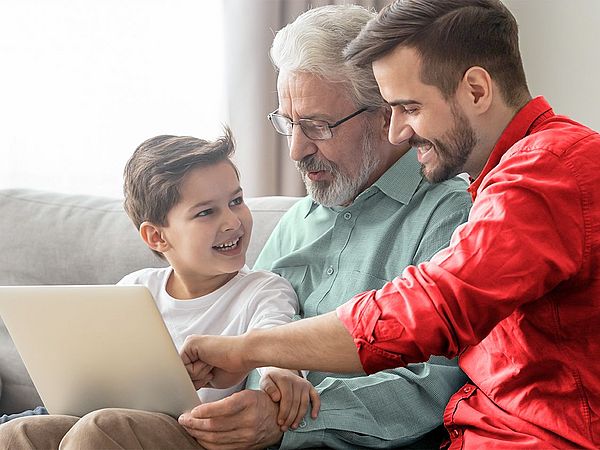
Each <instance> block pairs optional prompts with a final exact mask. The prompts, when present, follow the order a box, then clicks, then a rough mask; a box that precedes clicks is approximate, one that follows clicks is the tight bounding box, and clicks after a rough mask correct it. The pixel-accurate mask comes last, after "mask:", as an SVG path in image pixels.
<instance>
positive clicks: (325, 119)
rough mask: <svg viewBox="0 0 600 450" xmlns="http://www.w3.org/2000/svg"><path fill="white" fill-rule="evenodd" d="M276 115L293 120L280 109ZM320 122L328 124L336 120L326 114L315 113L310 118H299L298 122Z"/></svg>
mask: <svg viewBox="0 0 600 450" xmlns="http://www.w3.org/2000/svg"><path fill="white" fill-rule="evenodd" d="M276 114H279V115H280V116H283V117H286V118H287V119H290V120H293V119H292V118H291V117H290V116H288V115H287V114H283V113H282V112H281V111H280V110H279V109H277V111H276ZM301 119H304V120H320V121H321V122H327V123H329V122H330V121H334V122H335V120H334V119H333V118H332V117H331V116H330V115H329V114H326V113H315V114H313V115H309V116H302V117H299V118H298V120H301Z"/></svg>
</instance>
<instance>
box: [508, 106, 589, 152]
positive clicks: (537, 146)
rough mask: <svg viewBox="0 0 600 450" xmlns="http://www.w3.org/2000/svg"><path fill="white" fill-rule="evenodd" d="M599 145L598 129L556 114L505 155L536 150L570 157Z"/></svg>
mask: <svg viewBox="0 0 600 450" xmlns="http://www.w3.org/2000/svg"><path fill="white" fill-rule="evenodd" d="M599 145H600V135H599V134H598V133H597V132H596V131H594V130H592V129H590V128H588V127H586V126H585V125H582V124H580V123H578V122H575V121H574V120H571V119H569V118H568V117H565V116H559V115H556V116H552V117H550V118H549V119H547V120H545V121H544V122H543V123H542V124H541V125H539V126H538V127H537V128H536V129H535V130H534V132H533V133H531V134H529V135H527V136H525V137H524V138H523V139H521V140H519V141H518V142H517V143H515V144H514V145H513V146H512V147H511V149H510V150H509V151H508V152H507V153H506V154H505V157H510V156H513V155H515V154H518V153H526V152H534V151H538V152H540V153H543V154H546V155H547V156H555V157H559V158H561V157H565V156H566V157H569V156H571V155H573V154H574V153H578V152H581V151H584V152H585V151H588V150H589V149H591V148H594V149H597V148H598V146H599ZM594 151H597V150H594Z"/></svg>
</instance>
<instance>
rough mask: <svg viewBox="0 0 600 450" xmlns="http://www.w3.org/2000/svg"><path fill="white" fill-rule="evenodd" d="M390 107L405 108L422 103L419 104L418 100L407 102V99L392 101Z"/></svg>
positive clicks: (389, 103)
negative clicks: (404, 106) (405, 106)
mask: <svg viewBox="0 0 600 450" xmlns="http://www.w3.org/2000/svg"><path fill="white" fill-rule="evenodd" d="M387 103H388V105H390V106H403V105H420V104H421V102H418V101H416V100H410V99H408V100H406V99H398V100H392V101H391V102H387Z"/></svg>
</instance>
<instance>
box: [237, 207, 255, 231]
mask: <svg viewBox="0 0 600 450" xmlns="http://www.w3.org/2000/svg"><path fill="white" fill-rule="evenodd" d="M239 218H240V222H242V225H243V226H244V231H245V232H246V234H247V235H249V234H250V233H251V232H252V225H253V220H252V213H251V212H250V208H248V206H246V205H244V209H243V211H242V212H241V213H240V215H239Z"/></svg>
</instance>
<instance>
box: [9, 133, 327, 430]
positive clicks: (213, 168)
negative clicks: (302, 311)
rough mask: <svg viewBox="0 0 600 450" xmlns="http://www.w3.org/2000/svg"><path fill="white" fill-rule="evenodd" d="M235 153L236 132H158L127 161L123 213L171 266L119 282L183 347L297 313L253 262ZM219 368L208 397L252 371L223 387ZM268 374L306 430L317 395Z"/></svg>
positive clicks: (282, 410) (290, 417)
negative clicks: (142, 296)
mask: <svg viewBox="0 0 600 450" xmlns="http://www.w3.org/2000/svg"><path fill="white" fill-rule="evenodd" d="M233 152H234V142H233V138H232V136H231V132H230V131H229V130H228V129H226V131H225V135H224V136H223V137H221V138H219V139H217V140H216V141H214V142H209V141H205V140H201V139H197V138H193V137H187V136H183V137H179V136H166V135H165V136H156V137H154V138H151V139H148V140H146V141H145V142H143V143H142V144H141V145H140V146H139V147H138V148H137V149H136V150H135V152H134V153H133V155H132V156H131V158H130V159H129V161H128V162H127V164H126V166H125V171H124V188H123V191H124V196H125V201H124V207H125V210H126V212H127V214H128V215H129V217H130V218H131V220H132V221H133V223H134V224H135V226H136V227H137V228H138V230H139V232H140V236H141V238H142V240H143V241H144V242H145V243H146V244H147V245H148V247H149V248H150V249H151V250H152V251H153V252H154V253H155V254H157V256H159V257H160V258H162V259H166V260H167V261H168V262H169V266H168V267H165V268H148V269H142V270H139V271H136V272H133V273H131V274H129V275H126V276H125V277H124V278H123V279H122V280H121V281H119V283H118V284H142V285H144V286H146V287H148V289H149V290H150V292H151V293H152V296H153V297H154V300H155V302H156V304H157V306H158V309H159V311H160V313H161V315H162V317H163V320H164V322H165V324H166V326H167V329H168V330H169V333H170V334H171V337H172V338H173V341H174V343H175V346H176V347H177V349H180V348H181V347H182V346H183V343H184V340H185V338H186V337H187V336H188V335H191V334H219V335H238V334H242V333H244V332H246V331H247V330H249V329H253V328H266V327H271V326H276V325H281V324H283V323H287V322H290V321H291V320H292V317H293V316H294V315H295V314H296V313H297V308H298V306H297V305H298V302H297V297H296V294H295V292H294V290H293V288H292V286H291V285H290V284H289V283H288V282H287V281H286V280H285V279H284V278H282V277H280V276H278V275H276V274H273V273H270V272H266V271H251V270H249V268H248V267H247V266H246V265H245V260H246V250H247V248H248V243H249V242H250V235H251V232H252V216H251V214H250V210H249V209H248V207H247V206H246V204H245V203H244V199H243V195H242V189H241V187H240V183H239V174H238V171H237V169H236V167H235V165H234V164H233V162H232V161H231V159H230V157H231V155H232V154H233ZM212 370H213V368H212V367H211V366H205V367H204V368H203V369H202V373H203V374H204V376H203V377H202V379H201V380H200V381H198V380H195V381H194V385H195V387H196V389H199V391H198V395H199V397H200V399H201V400H202V402H210V401H215V400H218V399H221V398H224V397H226V396H228V395H230V394H232V393H234V392H236V391H239V390H242V389H243V387H244V380H245V377H246V375H247V374H246V373H243V374H226V377H224V378H220V379H221V380H225V381H223V382H222V383H221V384H220V385H218V386H215V385H212V384H211V379H212V377H213V375H212V373H211V371H212ZM214 372H215V373H216V370H215V371H214ZM260 372H261V388H262V389H263V390H265V392H267V393H268V394H269V395H270V397H271V398H272V400H273V401H275V402H279V415H278V424H279V425H280V426H281V428H282V430H287V429H288V427H291V428H297V427H298V425H299V423H300V421H301V420H302V419H303V417H304V415H305V413H306V411H307V410H308V403H309V401H310V402H311V403H312V412H311V416H312V417H313V418H316V416H317V414H318V410H319V406H320V399H319V396H318V394H317V392H316V390H315V388H314V387H313V386H312V385H311V384H310V382H308V381H307V380H305V379H304V378H303V377H302V376H299V374H298V372H296V371H289V370H283V369H277V368H265V369H261V370H260ZM229 386H232V387H229ZM40 413H41V414H45V413H46V411H45V410H41V412H40V409H39V408H36V410H35V411H27V412H25V413H22V414H18V415H14V416H10V417H7V419H9V418H10V419H13V418H17V417H22V416H30V415H34V414H40ZM33 420H35V419H33Z"/></svg>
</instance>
